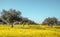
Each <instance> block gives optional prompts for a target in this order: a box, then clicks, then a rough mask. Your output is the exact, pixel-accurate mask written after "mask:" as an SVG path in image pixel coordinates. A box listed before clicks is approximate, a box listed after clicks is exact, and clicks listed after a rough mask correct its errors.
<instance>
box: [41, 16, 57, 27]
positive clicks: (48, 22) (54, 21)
mask: <svg viewBox="0 0 60 37" xmlns="http://www.w3.org/2000/svg"><path fill="white" fill-rule="evenodd" d="M57 22H58V20H57V18H55V17H52V18H50V17H48V18H46V19H45V20H44V21H43V23H42V24H44V25H51V26H52V25H57Z"/></svg>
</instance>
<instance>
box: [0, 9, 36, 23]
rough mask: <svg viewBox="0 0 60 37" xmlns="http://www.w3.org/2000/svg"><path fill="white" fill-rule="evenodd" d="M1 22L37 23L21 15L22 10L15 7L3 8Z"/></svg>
mask: <svg viewBox="0 0 60 37" xmlns="http://www.w3.org/2000/svg"><path fill="white" fill-rule="evenodd" d="M0 23H3V24H37V23H35V22H34V21H32V20H30V19H28V18H24V17H23V16H21V12H20V11H17V10H15V9H10V10H5V9H3V10H2V12H1V16H0Z"/></svg>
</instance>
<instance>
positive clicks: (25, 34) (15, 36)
mask: <svg viewBox="0 0 60 37" xmlns="http://www.w3.org/2000/svg"><path fill="white" fill-rule="evenodd" d="M0 37H60V27H59V26H54V27H49V26H40V25H37V26H36V25H30V26H28V25H25V26H24V27H23V26H22V25H14V27H13V28H11V26H10V25H0Z"/></svg>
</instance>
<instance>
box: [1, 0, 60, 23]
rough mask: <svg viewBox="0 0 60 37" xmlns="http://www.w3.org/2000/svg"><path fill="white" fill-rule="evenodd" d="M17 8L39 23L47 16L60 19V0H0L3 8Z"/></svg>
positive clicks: (25, 15)
mask: <svg viewBox="0 0 60 37" xmlns="http://www.w3.org/2000/svg"><path fill="white" fill-rule="evenodd" d="M11 8H12V9H16V10H19V11H21V13H22V16H23V17H27V18H29V19H31V20H33V21H35V22H37V23H41V22H42V21H43V20H44V19H45V18H47V17H56V18H58V19H59V20H60V0H0V11H1V10H2V9H6V10H9V9H11Z"/></svg>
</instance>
